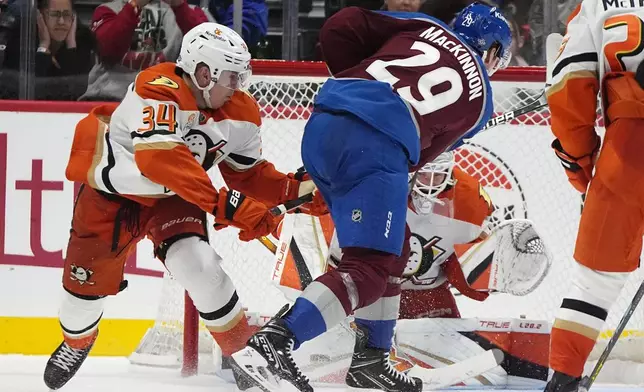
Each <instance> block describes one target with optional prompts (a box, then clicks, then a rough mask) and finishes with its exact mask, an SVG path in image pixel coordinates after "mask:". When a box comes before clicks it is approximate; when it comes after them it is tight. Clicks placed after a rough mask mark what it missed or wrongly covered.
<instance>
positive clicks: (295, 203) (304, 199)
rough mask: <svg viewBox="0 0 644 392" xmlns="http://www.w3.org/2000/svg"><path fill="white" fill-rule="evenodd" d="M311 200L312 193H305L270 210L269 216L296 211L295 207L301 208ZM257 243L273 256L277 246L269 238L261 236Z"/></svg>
mask: <svg viewBox="0 0 644 392" xmlns="http://www.w3.org/2000/svg"><path fill="white" fill-rule="evenodd" d="M312 200H313V193H307V194H306V195H304V196H300V197H298V198H297V199H293V200H289V201H287V202H285V203H284V204H280V205H278V206H275V207H273V208H271V209H270V212H271V214H273V216H280V215H284V214H286V213H287V212H289V211H291V210H294V209H296V208H297V207H299V206H301V205H302V204H306V203H308V202H310V201H312ZM258 240H259V242H261V243H262V245H264V246H265V247H266V249H268V250H269V251H270V252H271V253H273V254H275V253H276V252H277V245H275V243H274V242H273V241H271V239H270V238H268V237H266V236H261V237H259V238H258Z"/></svg>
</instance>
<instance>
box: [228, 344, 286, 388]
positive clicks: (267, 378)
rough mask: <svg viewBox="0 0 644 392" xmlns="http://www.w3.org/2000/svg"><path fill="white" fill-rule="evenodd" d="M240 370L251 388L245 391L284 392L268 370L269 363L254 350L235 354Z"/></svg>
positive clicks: (248, 348) (248, 349) (246, 349)
mask: <svg viewBox="0 0 644 392" xmlns="http://www.w3.org/2000/svg"><path fill="white" fill-rule="evenodd" d="M233 359H234V360H235V362H236V364H235V365H233V366H237V367H238V369H239V370H240V371H241V372H242V373H243V375H245V376H246V377H245V381H246V382H247V383H249V384H250V388H248V389H244V390H243V391H244V392H245V391H248V392H257V391H258V390H260V391H263V392H283V391H284V389H283V388H282V386H281V384H280V382H279V380H278V379H277V378H276V377H275V376H274V375H273V374H272V373H271V372H270V371H269V370H268V362H266V360H265V359H264V358H263V357H262V356H261V355H259V353H257V351H255V350H254V349H252V348H250V347H246V348H245V349H243V350H241V351H238V352H236V353H234V354H233Z"/></svg>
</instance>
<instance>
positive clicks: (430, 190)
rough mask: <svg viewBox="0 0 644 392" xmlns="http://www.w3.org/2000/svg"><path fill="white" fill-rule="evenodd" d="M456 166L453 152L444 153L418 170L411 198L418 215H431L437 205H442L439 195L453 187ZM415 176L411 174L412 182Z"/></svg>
mask: <svg viewBox="0 0 644 392" xmlns="http://www.w3.org/2000/svg"><path fill="white" fill-rule="evenodd" d="M455 164H456V158H455V157H454V153H453V152H444V153H442V154H440V155H439V156H438V157H436V159H434V160H433V161H432V162H429V163H426V164H425V165H424V166H423V167H422V168H420V169H418V174H417V175H416V181H415V182H414V184H413V186H412V192H411V198H412V202H413V204H414V207H415V209H416V212H417V213H424V214H426V213H430V212H432V210H433V207H434V205H435V204H439V205H442V204H443V202H442V201H441V200H440V199H439V195H440V194H441V193H442V192H443V191H445V189H447V187H448V186H453V185H454V183H455V181H454V178H453V177H452V171H453V170H454V165H455ZM411 178H413V174H410V180H411Z"/></svg>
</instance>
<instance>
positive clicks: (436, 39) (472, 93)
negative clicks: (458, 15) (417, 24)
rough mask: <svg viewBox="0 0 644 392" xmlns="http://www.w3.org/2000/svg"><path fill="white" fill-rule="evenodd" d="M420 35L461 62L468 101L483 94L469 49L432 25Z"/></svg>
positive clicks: (479, 76) (476, 68)
mask: <svg viewBox="0 0 644 392" xmlns="http://www.w3.org/2000/svg"><path fill="white" fill-rule="evenodd" d="M643 1H644V0H643ZM420 37H421V38H425V39H426V40H428V41H430V42H432V43H434V44H436V45H439V46H442V47H443V48H445V49H447V50H448V51H449V52H450V53H452V54H454V57H456V59H457V60H458V62H459V63H461V67H462V68H463V72H465V75H466V76H467V84H468V85H469V87H470V89H469V100H470V101H471V100H473V99H475V98H478V97H481V96H483V81H481V75H480V74H479V69H478V67H477V66H476V60H474V59H473V58H472V55H471V54H470V51H469V50H467V49H466V48H465V47H463V45H461V44H460V43H456V42H455V41H453V40H452V39H450V38H451V37H448V36H446V35H444V30H442V29H440V28H435V27H434V26H432V27H430V28H428V29H427V30H425V31H423V32H422V33H420Z"/></svg>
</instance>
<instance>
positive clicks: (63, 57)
mask: <svg viewBox="0 0 644 392" xmlns="http://www.w3.org/2000/svg"><path fill="white" fill-rule="evenodd" d="M21 1H27V0H20V1H17V2H14V3H13V4H11V5H10V6H9V8H8V10H7V12H3V13H2V14H0V30H1V31H0V37H2V39H3V40H5V42H6V43H4V42H0V45H2V44H5V45H6V49H5V53H4V58H3V60H2V68H3V69H4V70H10V71H13V72H6V73H5V74H4V75H3V76H4V77H13V78H15V77H17V73H18V70H19V67H20V33H21V31H20V9H21V7H22V4H21ZM37 8H38V10H37V11H36V18H37V19H36V25H37V36H38V50H37V52H36V56H35V62H36V64H35V74H36V77H37V79H36V96H37V97H38V98H48V99H77V98H78V97H79V96H80V95H81V94H82V93H83V91H85V89H86V88H87V75H88V73H89V70H90V69H91V67H92V63H93V58H94V55H93V52H92V50H93V46H94V44H93V40H92V36H91V33H90V31H89V29H88V28H87V27H86V26H83V25H82V24H81V23H79V21H78V18H77V16H76V12H75V10H74V4H73V3H72V1H71V0H38V2H37ZM4 80H6V79H4ZM13 94H17V93H16V92H11V93H9V94H8V95H9V96H13ZM3 95H5V94H3ZM5 97H6V95H5Z"/></svg>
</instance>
